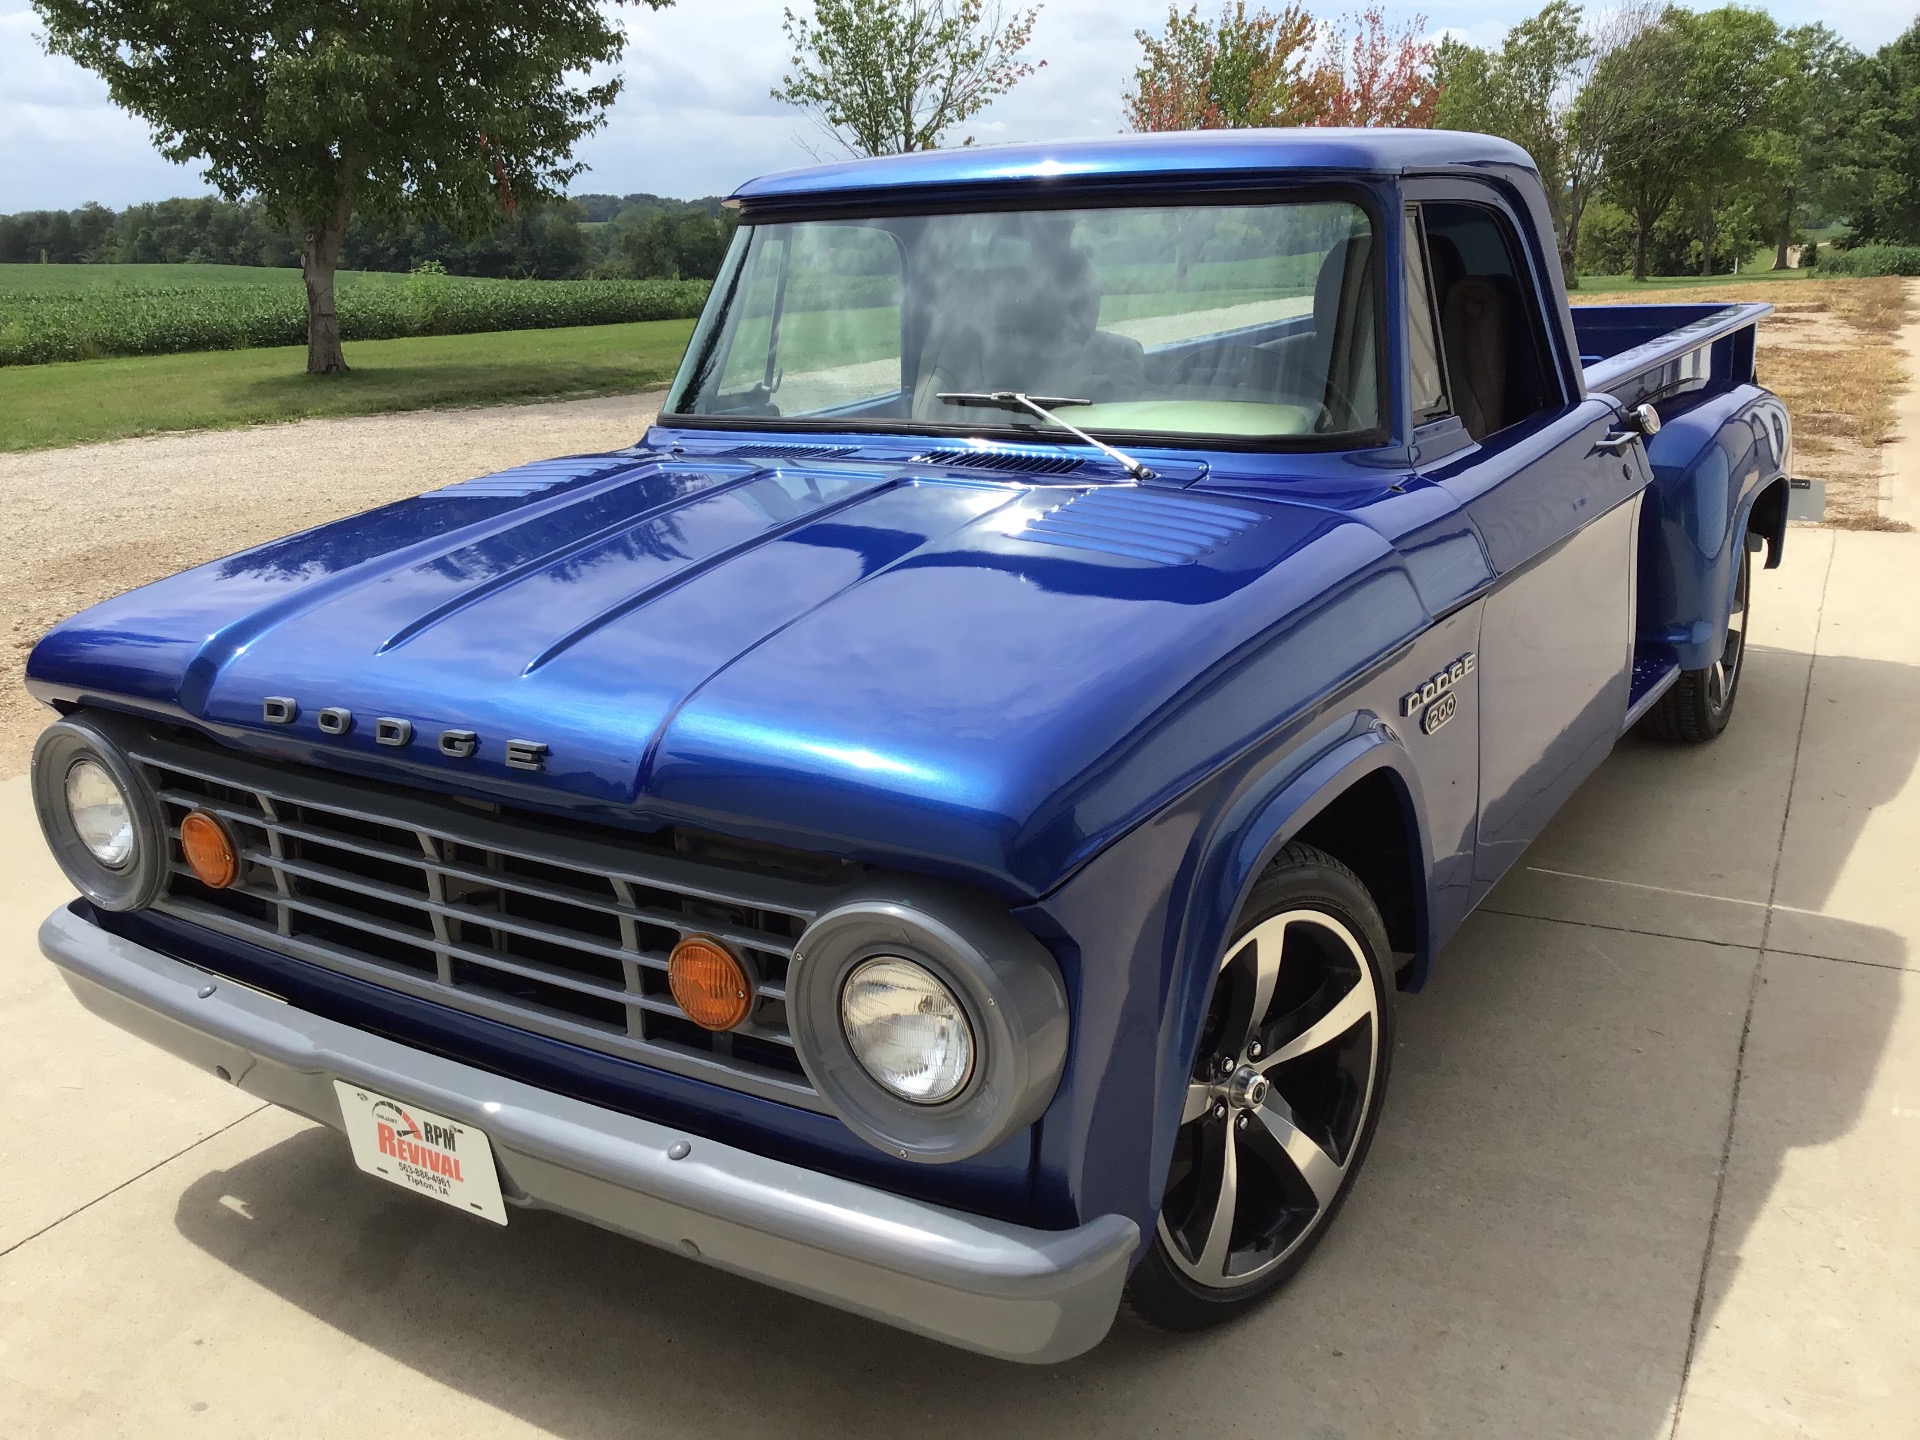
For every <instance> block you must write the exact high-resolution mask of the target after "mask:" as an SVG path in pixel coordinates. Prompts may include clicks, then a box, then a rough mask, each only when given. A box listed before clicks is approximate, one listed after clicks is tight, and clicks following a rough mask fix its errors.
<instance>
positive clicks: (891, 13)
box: [773, 0, 1047, 155]
mask: <svg viewBox="0 0 1920 1440" xmlns="http://www.w3.org/2000/svg"><path fill="white" fill-rule="evenodd" d="M1039 14H1040V6H1038V5H1035V6H1033V7H1032V8H1031V9H1027V10H1015V11H1013V12H1012V13H1008V12H1007V11H1005V10H1004V9H1003V8H1002V7H1001V5H1000V4H999V0H991V3H989V0H814V8H813V18H812V19H808V18H807V17H805V16H803V15H797V14H795V13H794V12H793V11H792V10H788V11H787V12H786V19H785V21H784V25H785V28H786V32H787V40H788V41H789V43H791V44H792V46H793V58H792V60H791V61H790V62H789V64H790V68H789V70H788V72H787V74H786V75H785V77H783V79H782V80H781V82H780V84H779V85H778V86H776V87H775V88H774V91H773V98H774V99H776V100H780V101H784V102H785V103H786V104H788V105H794V106H797V107H799V108H800V109H802V110H805V111H807V112H808V113H809V114H811V115H812V116H813V117H814V119H815V120H816V121H817V122H818V123H819V124H820V126H821V128H823V129H824V130H825V131H826V132H827V133H828V134H829V135H831V136H832V137H833V138H834V139H835V140H836V141H837V142H839V143H840V144H842V145H844V146H845V147H846V148H847V150H848V151H849V152H850V153H852V154H855V155H899V154H905V153H906V152H908V151H913V150H932V149H936V148H938V146H939V145H940V142H941V140H942V139H943V138H944V137H945V136H946V134H947V132H948V131H949V130H951V129H953V128H954V127H955V126H956V125H961V124H964V123H965V122H966V121H967V120H969V119H971V118H972V117H973V116H974V115H977V114H978V113H979V112H980V111H982V110H984V109H985V108H986V107H987V106H988V105H990V104H992V103H993V102H994V100H996V99H998V98H999V97H1000V96H1002V95H1004V94H1006V93H1007V92H1008V91H1009V90H1011V89H1013V87H1014V86H1015V85H1017V84H1019V83H1020V82H1021V81H1022V80H1024V79H1026V78H1027V76H1029V75H1031V74H1032V73H1033V72H1034V71H1035V70H1036V69H1039V68H1040V67H1041V66H1043V65H1045V64H1046V63H1047V62H1046V61H1044V60H1041V61H1038V62H1030V61H1028V60H1027V59H1025V58H1024V57H1025V54H1026V48H1027V44H1028V42H1029V41H1030V40H1031V39H1032V38H1033V26H1034V21H1035V20H1036V19H1037V18H1038V17H1039ZM962 143H963V144H971V143H972V141H971V138H969V139H967V140H965V141H963V142H962Z"/></svg>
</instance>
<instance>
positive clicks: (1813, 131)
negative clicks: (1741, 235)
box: [1750, 25, 1861, 270]
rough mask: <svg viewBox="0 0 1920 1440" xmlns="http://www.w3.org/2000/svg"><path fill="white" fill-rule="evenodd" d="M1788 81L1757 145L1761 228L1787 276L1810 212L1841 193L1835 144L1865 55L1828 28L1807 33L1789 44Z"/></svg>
mask: <svg viewBox="0 0 1920 1440" xmlns="http://www.w3.org/2000/svg"><path fill="white" fill-rule="evenodd" d="M1784 43H1785V46H1786V59H1787V79H1786V83H1785V84H1784V85H1783V86H1782V87H1781V90H1780V93H1779V95H1778V97H1777V99H1776V102H1775V105H1774V111H1773V117H1772V123H1771V125H1770V127H1769V128H1768V129H1767V130H1766V131H1764V132H1763V133H1761V134H1759V135H1756V136H1754V137H1753V140H1752V144H1751V147H1750V160H1751V163H1752V165H1753V168H1754V170H1755V184H1756V186H1757V188H1758V189H1759V190H1760V192H1761V193H1760V194H1759V195H1758V196H1757V197H1756V203H1755V212H1756V220H1757V222H1758V224H1759V225H1760V226H1761V228H1762V229H1763V231H1764V233H1765V234H1766V235H1768V236H1769V237H1770V238H1771V239H1772V240H1773V268H1774V269H1776V270H1784V269H1786V268H1787V258H1788V257H1787V249H1788V247H1789V246H1790V245H1791V244H1792V243H1793V234H1794V229H1795V227H1796V226H1797V225H1798V224H1799V222H1800V218H1801V215H1802V213H1803V212H1804V211H1805V210H1806V209H1807V208H1808V206H1809V205H1824V204H1826V203H1827V202H1828V201H1829V200H1830V198H1832V197H1833V196H1834V194H1835V192H1836V185H1835V177H1834V170H1835V167H1836V163H1837V161H1838V159H1839V157H1838V155H1837V154H1836V144H1837V140H1838V137H1839V135H1840V133H1841V131H1842V129H1843V128H1844V126H1845V124H1846V121H1847V118H1848V115H1849V112H1850V110H1851V108H1852V107H1851V104H1850V101H1851V99H1852V93H1853V90H1854V88H1855V85H1856V84H1857V75H1858V71H1859V68H1860V61H1861V56H1860V52H1859V51H1857V50H1855V49H1854V48H1853V47H1852V46H1851V45H1849V44H1847V42H1846V41H1844V40H1842V39H1841V38H1840V37H1839V36H1838V35H1836V34H1834V33H1833V31H1831V30H1829V29H1828V28H1827V27H1826V26H1825V25H1803V26H1801V27H1799V28H1798V29H1795V30H1789V31H1787V33H1786V35H1785V37H1784Z"/></svg>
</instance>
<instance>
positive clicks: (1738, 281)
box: [1574, 270, 1820, 301]
mask: <svg viewBox="0 0 1920 1440" xmlns="http://www.w3.org/2000/svg"><path fill="white" fill-rule="evenodd" d="M1819 278H1820V272H1819V271H1818V270H1743V271H1741V272H1740V273H1739V274H1738V275H1705V276H1702V275H1652V276H1649V277H1648V278H1647V279H1645V280H1635V279H1634V278H1633V277H1632V276H1631V275H1582V276H1581V277H1580V289H1579V290H1578V291H1576V292H1574V293H1575V294H1576V295H1579V294H1582V293H1586V294H1595V295H1606V294H1611V293H1612V292H1614V291H1617V290H1642V291H1645V292H1646V294H1647V299H1648V300H1650V301H1651V300H1655V299H1657V298H1658V297H1659V293H1660V291H1662V290H1682V289H1691V288H1692V287H1693V286H1696V285H1770V284H1775V283H1779V284H1785V283H1787V282H1789V281H1793V280H1817V279H1819Z"/></svg>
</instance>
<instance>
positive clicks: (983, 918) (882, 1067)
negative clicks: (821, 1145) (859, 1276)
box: [785, 874, 1067, 1165]
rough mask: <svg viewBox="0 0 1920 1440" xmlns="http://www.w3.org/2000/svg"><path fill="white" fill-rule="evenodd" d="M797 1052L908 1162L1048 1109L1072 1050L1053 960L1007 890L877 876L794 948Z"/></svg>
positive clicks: (951, 1151)
mask: <svg viewBox="0 0 1920 1440" xmlns="http://www.w3.org/2000/svg"><path fill="white" fill-rule="evenodd" d="M785 991H786V994H785V1001H786V1011H787V1025H788V1028H789V1030H790V1031H791V1033H792V1035H793V1047H794V1052H795V1054H797V1055H798V1056H799V1059H800V1064H801V1066H802V1068H803V1069H805V1070H806V1072H807V1079H808V1080H809V1081H811V1082H812V1084H813V1088H814V1089H815V1090H816V1091H818V1092H819V1095H820V1098H821V1099H822V1100H825V1101H826V1102H827V1104H828V1105H829V1106H831V1107H832V1109H833V1113H834V1114H836V1115H838V1116H839V1117H840V1119H841V1120H842V1121H843V1122H844V1123H845V1124H846V1126H847V1128H848V1129H849V1130H851V1131H853V1133H854V1134H856V1135H858V1136H860V1138H861V1139H863V1140H865V1141H867V1142H868V1143H869V1144H871V1145H875V1146H877V1147H879V1148H880V1149H881V1150H884V1151H885V1152H886V1153H887V1154H889V1155H891V1156H893V1157H894V1158H896V1159H899V1160H910V1161H913V1162H915V1163H916V1164H922V1165H943V1164H947V1163H949V1162H951V1161H955V1160H965V1159H967V1158H968V1157H970V1156H973V1155H980V1154H984V1153H985V1152H986V1151H988V1150H991V1149H993V1148H994V1147H995V1146H996V1145H1000V1144H1002V1143H1004V1142H1005V1141H1007V1140H1009V1139H1011V1138H1012V1137H1013V1136H1015V1135H1016V1134H1018V1133H1019V1132H1020V1131H1021V1130H1023V1129H1025V1128H1026V1127H1027V1126H1029V1125H1031V1124H1033V1122H1034V1121H1035V1120H1038V1119H1039V1118H1040V1114H1041V1112H1042V1111H1043V1110H1045V1109H1046V1107H1047V1103H1048V1101H1049V1100H1050V1099H1051V1098H1052V1096H1053V1093H1054V1091H1055V1090H1056V1089H1057V1088H1058V1086H1059V1084H1060V1075H1061V1072H1062V1070H1063V1069H1064V1067H1065V1065H1066V1057H1067V993H1066V987H1065V986H1064V985H1062V984H1061V982H1060V971H1059V968H1058V967H1057V966H1056V965H1055V964H1054V960H1053V956H1052V955H1051V954H1050V953H1049V952H1048V950H1047V948H1046V946H1044V945H1042V944H1041V943H1040V942H1039V940H1038V939H1036V938H1035V937H1034V935H1033V933H1032V932H1031V931H1029V930H1028V929H1027V928H1026V927H1025V926H1024V925H1022V924H1020V923H1019V921H1017V920H1015V919H1014V918H1013V916H1012V915H1011V914H1009V913H1008V911H1007V908H1006V906H1005V905H1003V904H1001V903H999V902H998V901H997V900H995V899H993V898H991V897H989V896H986V895H982V894H979V893H977V892H975V891H972V890H968V889H965V888H963V887H961V886H958V885H953V884H949V883H946V882H944V881H938V880H932V879H928V878H925V877H922V876H917V875H916V876H908V875H886V874H879V875H872V876H869V877H867V879H866V880H865V881H864V882H863V885H862V887H861V888H860V889H859V890H849V891H846V892H842V895H841V897H840V901H839V903H838V904H836V905H834V906H833V907H832V908H830V909H828V910H827V911H825V912H824V913H822V914H820V915H817V916H815V917H814V919H813V922H812V923H811V924H810V925H808V926H807V928H806V930H805V932H804V933H802V935H801V936H800V939H799V941H798V942H797V943H796V944H795V945H794V947H793V959H792V961H791V963H790V964H789V965H788V967H787V974H786V985H785Z"/></svg>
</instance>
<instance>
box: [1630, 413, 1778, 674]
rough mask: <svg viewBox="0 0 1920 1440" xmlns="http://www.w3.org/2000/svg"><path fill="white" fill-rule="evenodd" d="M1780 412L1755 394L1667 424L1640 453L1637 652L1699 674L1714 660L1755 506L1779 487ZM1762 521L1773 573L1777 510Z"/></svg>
mask: <svg viewBox="0 0 1920 1440" xmlns="http://www.w3.org/2000/svg"><path fill="white" fill-rule="evenodd" d="M1784 426H1785V421H1784V411H1783V410H1782V408H1781V406H1780V403H1779V401H1777V400H1776V399H1774V397H1773V396H1772V395H1770V394H1768V393H1767V392H1766V391H1765V390H1762V389H1760V388H1759V387H1758V386H1755V385H1741V386H1736V387H1734V388H1733V389H1731V390H1728V391H1725V392H1723V393H1720V394H1715V395H1712V396H1709V397H1708V398H1706V399H1704V400H1702V401H1700V403H1698V404H1697V405H1695V406H1694V407H1693V408H1691V409H1689V410H1686V411H1683V412H1682V413H1680V414H1678V415H1675V416H1673V417H1672V418H1671V419H1670V420H1668V421H1667V423H1666V425H1665V426H1664V427H1663V428H1662V429H1661V431H1660V433H1659V434H1658V435H1656V436H1654V437H1653V439H1652V440H1651V441H1650V442H1649V443H1648V445H1647V459H1648V461H1649V463H1650V464H1651V466H1652V469H1653V476H1654V479H1653V484H1652V485H1651V486H1650V487H1649V489H1648V491H1647V503H1646V504H1645V505H1644V506H1643V507H1642V508H1641V512H1640V577H1639V616H1640V619H1639V626H1638V632H1637V634H1636V637H1635V644H1636V649H1637V650H1638V651H1639V652H1640V653H1641V654H1642V655H1647V656H1654V657H1659V658H1666V659H1670V660H1672V661H1674V662H1676V663H1678V664H1679V666H1680V667H1681V668H1682V669H1683V670H1699V669H1703V668H1705V667H1706V666H1708V665H1711V664H1712V663H1713V662H1714V661H1715V660H1717V659H1719V657H1720V651H1721V649H1722V648H1723V647H1724V646H1725V644H1726V634H1727V613H1728V609H1729V607H1730V604H1731V601H1732V597H1733V588H1734V584H1735V581H1736V580H1737V579H1738V576H1739V565H1740V556H1741V553H1742V552H1743V550H1744V548H1745V543H1746V533H1747V527H1748V524H1749V521H1750V518H1751V517H1752V516H1753V515H1754V513H1755V502H1756V501H1757V500H1759V499H1760V497H1761V496H1762V494H1763V493H1764V494H1767V495H1768V496H1769V497H1771V494H1772V491H1771V488H1770V487H1772V486H1773V485H1774V484H1775V483H1776V482H1783V481H1784V478H1785V456H1784V454H1783V450H1784V437H1785V429H1784ZM1779 512H1780V513H1779V515H1778V517H1776V516H1775V515H1774V514H1773V513H1772V509H1771V500H1769V508H1763V509H1762V511H1761V512H1760V515H1761V518H1762V520H1763V521H1764V522H1765V523H1767V524H1769V525H1774V526H1776V527H1777V528H1776V529H1775V532H1774V533H1772V534H1770V535H1768V537H1767V538H1768V540H1769V542H1770V544H1771V547H1772V554H1771V555H1770V557H1769V563H1778V562H1777V559H1776V558H1774V557H1777V555H1778V553H1779V547H1780V543H1781V540H1782V539H1783V538H1784V533H1783V532H1784V526H1785V507H1784V506H1780V507H1779Z"/></svg>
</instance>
